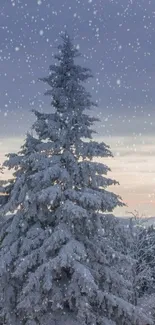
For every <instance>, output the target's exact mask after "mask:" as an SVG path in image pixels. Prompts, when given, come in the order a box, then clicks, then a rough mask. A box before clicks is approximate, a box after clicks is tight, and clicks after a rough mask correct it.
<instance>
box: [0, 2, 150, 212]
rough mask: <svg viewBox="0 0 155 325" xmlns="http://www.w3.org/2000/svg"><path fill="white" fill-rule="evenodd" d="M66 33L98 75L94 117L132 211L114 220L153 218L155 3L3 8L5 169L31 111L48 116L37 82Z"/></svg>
mask: <svg viewBox="0 0 155 325" xmlns="http://www.w3.org/2000/svg"><path fill="white" fill-rule="evenodd" d="M64 30H67V31H68V33H69V34H70V35H71V37H72V39H73V41H74V43H75V45H77V46H78V48H79V49H80V52H81V53H82V56H81V59H80V63H81V64H82V65H84V66H87V67H89V68H91V69H92V72H93V75H94V79H92V80H91V82H90V83H89V84H88V89H89V90H90V92H91V94H92V96H93V98H94V100H96V101H97V102H98V108H95V110H94V111H92V113H91V114H92V115H95V116H96V115H98V116H99V117H100V123H99V124H97V125H95V128H96V130H97V131H98V135H97V137H98V140H100V141H104V142H105V143H107V144H108V145H110V147H111V150H112V152H113V154H114V158H113V159H109V160H108V162H107V163H108V164H109V166H110V167H111V169H112V172H111V173H110V175H109V176H111V177H114V178H116V179H117V180H118V181H119V182H120V185H119V186H117V187H115V188H114V191H115V192H116V193H118V194H120V195H121V196H122V198H123V200H124V202H126V203H127V204H128V206H127V207H125V208H123V209H121V210H120V209H118V210H116V214H119V215H126V214H128V212H129V211H134V210H137V211H139V213H140V214H141V215H142V214H144V215H146V216H154V215H155V41H154V40H155V1H154V0H113V1H112V0H58V1H56V0H53V1H52V0H38V1H37V0H33V1H32V0H24V1H23V0H1V8H0V162H2V161H3V160H4V156H5V153H7V152H14V151H17V150H18V149H19V147H20V145H21V144H22V143H23V139H24V136H25V133H26V132H27V131H28V130H30V128H31V125H32V122H33V119H34V117H33V114H32V112H31V110H32V108H35V109H39V110H42V111H43V110H44V111H50V109H51V107H50V100H49V98H46V97H45V96H44V92H45V85H44V84H42V83H41V82H40V81H39V80H38V79H39V78H40V77H44V76H47V75H48V68H49V65H50V64H51V63H52V62H53V54H54V53H55V52H56V47H57V45H58V44H59V43H60V34H61V32H62V31H64ZM1 177H4V176H1ZM112 189H113V188H112Z"/></svg>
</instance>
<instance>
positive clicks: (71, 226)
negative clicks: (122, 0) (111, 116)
mask: <svg viewBox="0 0 155 325" xmlns="http://www.w3.org/2000/svg"><path fill="white" fill-rule="evenodd" d="M62 38H63V44H62V45H60V46H59V47H58V54H57V55H56V56H55V58H56V59H57V62H58V63H57V64H54V65H51V66H50V74H49V76H48V77H47V78H44V79H43V81H44V82H45V83H47V84H48V85H49V86H50V87H51V88H50V90H48V91H47V92H46V94H47V95H50V96H51V98H52V106H53V108H55V112H54V113H50V114H45V113H39V112H38V111H35V112H34V113H35V115H36V122H35V123H34V125H33V129H34V130H35V132H36V137H33V136H32V135H27V138H26V141H25V144H24V145H23V147H22V149H21V151H20V152H19V153H18V154H10V155H9V156H8V160H7V161H6V162H5V166H7V167H8V168H14V169H15V172H14V177H15V180H14V183H13V185H11V186H10V190H9V200H8V202H7V204H5V205H4V206H2V209H1V213H3V215H4V216H6V214H7V212H9V211H10V212H11V213H12V215H10V217H8V215H7V216H6V222H5V223H3V225H2V227H1V231H0V242H1V246H0V277H1V281H0V325H5V324H6V325H17V324H22V325H39V324H40V325H42V324H45V325H54V324H58V325H62V324H63V325H65V324H66V325H73V324H76V325H147V324H151V320H150V321H149V320H148V319H147V318H146V317H145V316H144V315H143V314H142V313H141V312H140V311H139V310H138V309H137V308H135V307H134V306H133V305H132V304H131V303H129V302H128V301H129V300H130V301H131V295H132V292H131V290H130V289H131V288H130V283H129V281H127V280H125V279H124V278H123V276H122V274H119V273H118V272H116V270H115V267H114V266H113V265H112V261H113V260H114V258H116V259H117V261H120V263H121V259H122V260H123V259H125V257H124V256H122V255H121V254H119V253H117V252H116V251H115V250H114V249H113V248H112V247H111V246H110V241H107V238H105V237H104V225H105V218H106V216H105V218H104V213H105V212H107V211H112V210H113V209H114V208H115V207H116V206H118V205H120V206H121V205H122V204H123V203H122V201H121V199H120V198H119V197H118V196H117V195H115V194H114V193H111V192H109V191H107V190H106V187H107V186H108V185H112V184H115V183H116V182H115V181H114V180H111V179H109V178H107V176H106V175H107V172H108V171H109V168H108V167H107V166H106V165H104V164H102V163H97V162H95V161H93V158H95V157H101V158H102V157H108V156H111V155H112V154H111V152H110V150H109V147H108V146H106V145H105V144H104V143H97V142H95V141H93V140H92V133H93V131H92V129H91V126H92V125H93V123H94V121H96V118H91V117H89V116H88V115H86V114H85V113H84V110H85V109H90V108H91V107H92V106H94V107H95V105H94V103H93V102H92V100H91V96H90V94H89V93H88V92H87V91H86V90H85V88H84V86H83V82H85V81H86V80H87V79H88V78H89V77H91V72H90V70H89V69H86V68H82V67H81V66H79V65H77V64H75V62H74V61H75V59H76V57H77V56H78V55H79V53H78V50H77V49H76V48H75V47H74V46H73V44H72V42H71V40H70V38H69V37H68V35H67V34H65V35H64V36H63V37H62ZM87 139H88V140H87Z"/></svg>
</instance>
